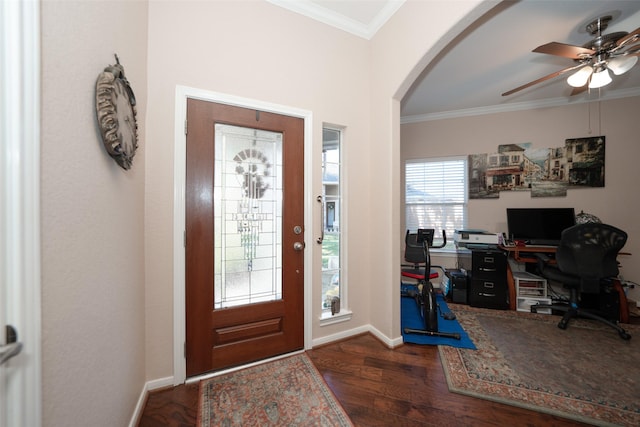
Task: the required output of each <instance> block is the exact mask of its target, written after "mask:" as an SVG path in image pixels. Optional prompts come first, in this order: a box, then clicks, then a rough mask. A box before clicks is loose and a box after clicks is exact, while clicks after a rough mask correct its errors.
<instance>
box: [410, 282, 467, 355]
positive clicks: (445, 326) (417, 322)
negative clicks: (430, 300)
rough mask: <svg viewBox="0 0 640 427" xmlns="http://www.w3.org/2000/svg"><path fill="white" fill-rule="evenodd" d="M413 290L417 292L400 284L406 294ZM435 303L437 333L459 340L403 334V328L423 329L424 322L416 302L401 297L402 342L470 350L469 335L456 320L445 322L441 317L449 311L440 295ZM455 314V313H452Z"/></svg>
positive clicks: (414, 288)
mask: <svg viewBox="0 0 640 427" xmlns="http://www.w3.org/2000/svg"><path fill="white" fill-rule="evenodd" d="M412 288H413V290H414V291H416V292H417V288H416V287H415V286H413V285H407V284H402V286H401V291H402V292H405V293H406V292H407V291H409V290H411V289H412ZM436 301H437V304H438V306H439V310H438V331H439V332H447V333H457V334H460V339H459V340H458V339H455V338H448V337H446V338H445V337H438V336H429V335H422V334H415V333H409V334H407V333H405V331H404V328H413V329H424V328H425V325H424V320H423V319H422V316H421V315H420V309H419V308H418V304H417V303H416V300H415V299H414V298H412V297H407V296H403V297H402V298H400V326H401V327H402V329H401V332H402V341H403V342H406V343H412V344H424V345H450V346H453V347H461V348H472V349H475V348H476V347H475V346H474V345H473V341H472V340H471V339H470V338H469V335H468V334H467V333H466V332H465V330H464V329H463V328H462V326H461V325H460V323H459V322H458V320H456V319H454V320H447V319H445V318H444V317H443V313H447V312H449V311H451V310H450V309H449V307H448V306H447V303H446V301H445V300H444V297H443V296H442V294H440V293H437V294H436ZM453 313H454V314H455V311H453Z"/></svg>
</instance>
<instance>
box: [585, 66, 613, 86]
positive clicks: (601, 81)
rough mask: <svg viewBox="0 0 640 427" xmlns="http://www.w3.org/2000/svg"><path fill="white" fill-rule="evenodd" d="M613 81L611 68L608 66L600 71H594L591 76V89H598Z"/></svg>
mask: <svg viewBox="0 0 640 427" xmlns="http://www.w3.org/2000/svg"><path fill="white" fill-rule="evenodd" d="M609 83H611V76H610V75H609V70H607V69H606V68H605V69H604V70H602V71H600V72H598V73H593V75H592V76H591V82H589V88H590V89H597V88H599V87H602V86H606V85H608V84H609Z"/></svg>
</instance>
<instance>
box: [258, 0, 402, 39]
mask: <svg viewBox="0 0 640 427" xmlns="http://www.w3.org/2000/svg"><path fill="white" fill-rule="evenodd" d="M266 1H268V2H269V3H271V4H273V5H275V6H279V7H282V8H284V9H288V10H290V11H292V12H296V13H299V14H301V15H304V16H306V17H308V18H311V19H315V20H316V21H319V22H322V23H324V24H327V25H331V26H332V27H335V28H338V29H340V30H343V31H346V32H348V33H351V34H353V35H356V36H358V37H361V38H363V39H366V40H370V39H371V38H372V37H373V36H374V35H375V34H376V32H377V31H378V30H379V29H380V28H382V26H383V25H384V24H385V23H386V22H387V21H388V20H389V18H391V16H393V14H394V13H396V11H397V10H398V9H399V8H400V6H402V5H403V4H404V2H405V1H406V0H395V1H389V2H387V4H386V5H385V6H384V7H383V8H382V9H381V10H380V12H379V13H378V14H377V15H376V16H375V17H374V18H373V19H372V20H371V21H370V22H369V24H364V23H362V22H360V21H357V20H355V19H351V18H348V17H346V16H344V15H342V14H340V13H337V12H334V11H332V10H330V9H327V8H325V7H322V6H320V5H319V4H317V3H314V2H312V1H310V0H266Z"/></svg>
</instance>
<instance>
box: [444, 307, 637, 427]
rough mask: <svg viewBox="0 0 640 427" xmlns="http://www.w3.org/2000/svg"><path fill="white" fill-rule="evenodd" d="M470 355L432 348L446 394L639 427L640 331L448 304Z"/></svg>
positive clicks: (449, 348) (452, 350) (630, 327)
mask: <svg viewBox="0 0 640 427" xmlns="http://www.w3.org/2000/svg"><path fill="white" fill-rule="evenodd" d="M451 308H452V310H455V312H456V314H457V315H458V319H459V321H460V323H461V324H462V326H463V327H464V329H465V330H466V331H467V333H468V334H469V336H470V337H471V338H472V339H473V342H474V343H475V344H476V347H477V348H478V349H477V350H476V351H474V350H468V349H459V348H453V347H445V346H440V347H438V350H439V352H440V358H441V360H442V364H443V367H444V370H445V375H446V378H447V382H448V384H449V389H450V390H451V391H452V392H457V393H462V394H467V395H471V396H475V397H480V398H484V399H488V400H493V401H497V402H501V403H506V404H510V405H515V406H520V407H524V408H528V409H533V410H535V411H539V412H544V413H549V414H553V415H558V416H561V417H565V418H569V419H573V420H576V421H581V422H586V423H591V424H595V425H602V426H607V425H616V426H638V425H640V400H639V399H638V397H639V396H640V327H639V326H638V325H623V327H624V328H625V329H626V330H627V332H629V333H630V334H631V335H632V336H633V338H632V339H631V340H630V341H624V340H622V339H621V338H620V337H619V336H618V333H617V332H616V331H614V330H613V329H611V328H608V327H606V326H604V325H599V324H597V323H595V322H592V321H589V320H582V319H578V320H575V319H574V320H571V322H570V323H569V327H568V328H567V329H566V330H562V329H559V328H558V327H557V326H556V325H557V323H558V320H559V319H560V317H559V316H551V315H545V314H532V313H522V312H515V311H501V310H487V309H480V308H473V307H469V306H464V305H454V304H451Z"/></svg>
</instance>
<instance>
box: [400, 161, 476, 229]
mask: <svg viewBox="0 0 640 427" xmlns="http://www.w3.org/2000/svg"><path fill="white" fill-rule="evenodd" d="M405 208H406V210H405V220H406V228H407V229H409V230H412V231H415V230H416V229H418V228H434V229H435V230H436V236H439V235H440V230H446V233H447V236H448V239H450V240H453V232H454V230H456V229H463V228H465V224H466V215H467V159H466V158H459V157H456V158H450V159H433V160H431V159H427V160H410V161H407V162H406V164H405Z"/></svg>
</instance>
